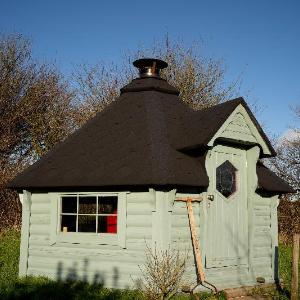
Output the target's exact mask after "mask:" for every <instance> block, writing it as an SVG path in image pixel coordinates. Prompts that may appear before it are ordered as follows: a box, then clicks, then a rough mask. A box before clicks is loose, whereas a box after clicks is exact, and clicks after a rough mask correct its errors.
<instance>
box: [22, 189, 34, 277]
mask: <svg viewBox="0 0 300 300" xmlns="http://www.w3.org/2000/svg"><path fill="white" fill-rule="evenodd" d="M22 196H23V197H22ZM20 201H21V202H22V229H21V244H20V262H19V276H26V275H27V265H28V250H29V225H30V211H31V193H30V192H29V191H26V190H23V194H22V195H20Z"/></svg>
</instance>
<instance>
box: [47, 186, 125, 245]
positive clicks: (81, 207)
mask: <svg viewBox="0 0 300 300" xmlns="http://www.w3.org/2000/svg"><path fill="white" fill-rule="evenodd" d="M127 194H129V192H126V191H125V192H112V193H109V192H99V193H97V192H78V193H49V197H50V199H51V217H50V223H51V225H50V238H49V244H50V245H53V246H55V244H57V243H70V244H94V245H113V246H120V247H121V248H126V230H127Z"/></svg>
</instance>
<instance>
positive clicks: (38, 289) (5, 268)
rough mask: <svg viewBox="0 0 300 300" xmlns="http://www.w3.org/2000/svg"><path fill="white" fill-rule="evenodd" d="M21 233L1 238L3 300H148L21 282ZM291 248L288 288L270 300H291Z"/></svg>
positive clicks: (285, 263) (283, 251) (284, 264)
mask: <svg viewBox="0 0 300 300" xmlns="http://www.w3.org/2000/svg"><path fill="white" fill-rule="evenodd" d="M19 243H20V237H19V233H18V232H16V231H8V232H6V233H5V234H2V235H0V299H3V300H5V299H26V300H27V299H28V300H30V299H45V300H46V299H53V300H54V299H55V300H59V299H97V300H99V299H105V300H106V299H107V300H108V299H120V300H126V299H128V300H129V299H137V300H145V299H146V298H145V297H143V295H142V294H140V293H138V292H136V291H120V290H110V289H104V288H102V287H101V286H99V285H90V284H87V283H84V282H55V281H52V280H49V279H47V278H43V277H35V278H34V277H28V278H26V279H25V278H23V279H18V277H17V274H18V263H19ZM291 257H292V247H291V246H284V245H280V251H279V259H280V264H279V267H280V275H281V278H282V279H283V281H284V284H285V289H284V290H283V291H282V292H280V293H279V292H276V293H274V292H273V293H271V294H270V299H289V289H290V282H291ZM175 299H176V300H188V299H191V298H190V297H189V296H184V295H182V296H177V297H176V298H175ZM201 299H219V300H221V299H225V297H224V296H223V295H222V294H221V295H219V296H217V297H216V296H212V295H207V294H206V295H204V294H203V295H201Z"/></svg>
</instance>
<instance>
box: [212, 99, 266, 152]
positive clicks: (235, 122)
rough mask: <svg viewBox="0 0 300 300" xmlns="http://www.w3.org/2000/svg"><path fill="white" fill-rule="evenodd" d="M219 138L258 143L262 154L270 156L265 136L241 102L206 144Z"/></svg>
mask: <svg viewBox="0 0 300 300" xmlns="http://www.w3.org/2000/svg"><path fill="white" fill-rule="evenodd" d="M219 138H225V139H228V140H238V141H242V142H246V143H251V144H258V145H259V146H260V147H261V149H262V152H263V154H264V155H267V156H272V149H270V147H269V145H268V144H267V143H266V140H265V138H264V137H262V135H261V134H260V132H259V130H258V128H257V126H256V125H255V124H254V123H253V121H252V119H251V118H250V116H249V113H248V112H247V111H246V109H245V107H244V106H243V105H242V104H239V105H238V106H237V107H236V109H235V110H234V111H233V112H232V113H231V115H230V116H229V117H228V118H227V120H226V121H225V122H224V124H223V125H222V126H221V127H220V128H219V129H218V131H217V132H216V134H215V135H214V136H213V138H212V139H211V140H210V141H209V143H208V146H213V145H214V143H215V141H216V140H217V139H219Z"/></svg>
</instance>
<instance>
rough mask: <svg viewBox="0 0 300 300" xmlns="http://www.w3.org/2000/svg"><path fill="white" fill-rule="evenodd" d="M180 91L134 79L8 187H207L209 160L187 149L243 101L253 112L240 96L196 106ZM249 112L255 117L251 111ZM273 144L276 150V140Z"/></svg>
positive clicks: (206, 137) (210, 133) (207, 137)
mask: <svg viewBox="0 0 300 300" xmlns="http://www.w3.org/2000/svg"><path fill="white" fill-rule="evenodd" d="M178 95H179V92H178V91H177V90H176V89H175V88H174V87H172V86H171V85H169V84H168V83H167V82H166V81H165V80H163V79H161V78H138V79H134V80H133V81H132V82H131V83H129V84H128V85H127V86H125V87H124V88H122V89H121V95H120V97H119V98H118V99H116V101H115V102H114V103H112V104H111V105H110V106H109V107H107V108H106V109H104V110H103V111H101V112H99V113H98V114H97V115H96V116H95V117H94V118H93V119H92V120H90V121H89V122H87V123H86V124H85V125H84V126H83V127H82V128H80V129H79V130H77V131H76V132H75V133H74V134H72V135H71V136H69V137H68V138H67V139H66V140H65V141H63V142H62V143H60V144H59V145H57V146H56V147H54V149H53V150H51V151H49V153H47V154H46V155H45V156H44V157H42V158H41V159H40V160H39V161H37V162H36V163H35V164H33V165H32V166H30V167H28V168H27V169H26V170H25V171H24V172H23V173H21V174H19V175H18V176H17V177H16V178H15V179H13V180H12V181H11V182H10V183H9V187H11V188H16V189H29V190H30V189H36V188H38V189H40V188H41V189H42V188H44V189H50V188H79V187H80V188H97V187H107V188H110V187H113V186H115V187H116V186H190V187H207V186H208V184H209V180H208V176H207V173H206V170H205V166H204V163H203V159H199V157H198V158H197V157H193V156H190V155H188V154H187V153H186V152H185V151H186V150H189V149H196V148H197V149H200V148H204V147H205V146H206V145H207V143H208V141H209V140H210V139H211V138H212V137H213V136H214V134H215V133H216V132H217V130H218V129H219V128H220V126H221V125H222V124H223V123H224V122H225V120H226V119H227V118H228V117H229V115H230V114H231V113H232V112H233V111H234V109H235V108H236V107H237V106H238V105H239V104H242V105H243V106H244V107H245V108H246V109H247V110H248V111H249V112H250V110H249V108H248V106H247V105H246V103H245V101H244V100H243V99H242V98H238V99H234V100H231V101H228V102H225V103H222V104H219V105H216V106H213V107H211V108H208V109H205V110H202V111H194V110H192V109H191V108H189V107H188V106H187V105H186V104H184V103H183V102H182V101H181V100H180V99H179V97H178ZM250 116H251V118H254V117H253V116H252V114H251V112H250ZM254 123H255V124H256V125H257V126H258V129H259V131H260V132H261V133H262V136H263V137H264V138H265V140H266V142H267V143H268V145H270V143H269V141H268V139H267V137H266V136H265V135H264V133H263V131H262V129H261V128H260V127H259V125H258V123H257V122H256V120H254ZM270 149H272V153H275V152H274V150H273V148H272V146H271V145H270ZM262 174H264V173H262ZM262 176H264V175H262ZM275 176H276V175H275ZM260 182H261V183H262V185H264V184H265V183H264V180H261V181H260ZM266 186H267V185H266ZM279 190H280V186H279Z"/></svg>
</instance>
